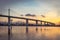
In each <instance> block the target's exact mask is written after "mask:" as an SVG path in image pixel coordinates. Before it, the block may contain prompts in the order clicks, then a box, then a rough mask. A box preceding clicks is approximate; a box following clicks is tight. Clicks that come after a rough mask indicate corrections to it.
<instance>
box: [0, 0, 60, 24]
mask: <svg viewBox="0 0 60 40" xmlns="http://www.w3.org/2000/svg"><path fill="white" fill-rule="evenodd" d="M9 8H10V9H11V10H13V11H15V12H13V11H11V15H16V16H20V15H21V14H22V15H26V14H28V13H30V14H34V15H36V17H30V18H36V19H39V20H40V19H41V20H45V21H50V22H54V23H58V22H60V0H0V14H4V15H8V12H7V10H8V9H9ZM40 15H44V16H45V18H43V17H41V16H40ZM1 20H2V19H1Z"/></svg>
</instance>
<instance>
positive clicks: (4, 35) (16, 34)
mask: <svg viewBox="0 0 60 40" xmlns="http://www.w3.org/2000/svg"><path fill="white" fill-rule="evenodd" d="M8 38H10V40H60V28H59V27H37V29H36V26H35V27H32V26H31V27H28V30H26V27H24V26H13V27H12V31H11V36H10V37H8V27H4V26H0V40H8Z"/></svg>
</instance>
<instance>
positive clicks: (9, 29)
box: [0, 9, 55, 40]
mask: <svg viewBox="0 0 60 40" xmlns="http://www.w3.org/2000/svg"><path fill="white" fill-rule="evenodd" d="M0 17H7V18H8V39H9V40H10V36H11V31H12V27H11V23H10V21H11V18H16V19H24V20H26V33H27V32H28V26H29V25H28V24H29V20H32V21H35V23H36V25H35V26H38V22H40V26H54V25H55V24H54V23H52V22H47V21H43V20H37V19H32V18H24V17H17V16H10V9H8V15H1V14H0ZM37 30H38V29H37V27H36V31H37Z"/></svg>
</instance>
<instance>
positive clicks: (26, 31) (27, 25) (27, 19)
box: [26, 19, 28, 33]
mask: <svg viewBox="0 0 60 40" xmlns="http://www.w3.org/2000/svg"><path fill="white" fill-rule="evenodd" d="M26 33H28V19H26Z"/></svg>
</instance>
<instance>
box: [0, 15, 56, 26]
mask: <svg viewBox="0 0 60 40" xmlns="http://www.w3.org/2000/svg"><path fill="white" fill-rule="evenodd" d="M0 17H7V18H8V20H9V19H10V18H16V19H24V20H26V26H28V24H29V20H32V21H35V22H36V26H38V22H40V25H41V26H42V25H45V26H52V25H55V24H54V23H52V22H47V21H43V20H37V19H30V18H24V17H16V16H8V15H0ZM10 20H11V19H10ZM10 20H9V21H10Z"/></svg>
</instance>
